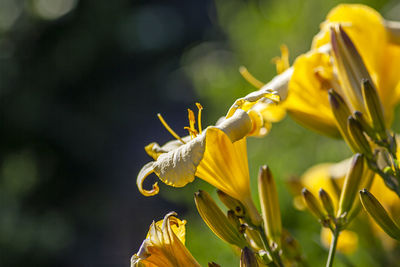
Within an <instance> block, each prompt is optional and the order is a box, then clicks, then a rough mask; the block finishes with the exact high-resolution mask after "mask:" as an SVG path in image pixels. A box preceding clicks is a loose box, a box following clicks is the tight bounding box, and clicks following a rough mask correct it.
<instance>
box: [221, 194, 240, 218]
mask: <svg viewBox="0 0 400 267" xmlns="http://www.w3.org/2000/svg"><path fill="white" fill-rule="evenodd" d="M217 194H218V198H219V199H220V200H221V202H222V203H224V205H225V206H226V207H227V208H228V209H230V210H233V211H234V212H235V215H236V216H238V217H240V218H242V217H243V216H244V215H245V214H244V213H245V209H244V206H243V204H242V203H241V202H240V201H239V200H237V199H234V198H233V197H231V196H230V195H228V194H226V193H225V192H223V191H221V190H217Z"/></svg>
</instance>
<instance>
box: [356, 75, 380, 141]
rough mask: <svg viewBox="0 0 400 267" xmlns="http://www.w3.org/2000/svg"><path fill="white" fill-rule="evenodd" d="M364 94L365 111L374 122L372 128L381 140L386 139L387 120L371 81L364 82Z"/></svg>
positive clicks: (365, 80)
mask: <svg viewBox="0 0 400 267" xmlns="http://www.w3.org/2000/svg"><path fill="white" fill-rule="evenodd" d="M361 88H362V94H363V98H364V103H365V109H366V111H367V114H368V116H369V118H370V119H371V122H372V128H373V129H374V130H375V131H376V132H377V133H378V135H379V136H380V138H381V139H386V127H385V119H384V116H383V108H382V104H381V101H380V99H379V96H378V93H377V92H376V89H375V86H374V85H373V84H372V82H371V81H370V80H367V79H364V80H362V87H361Z"/></svg>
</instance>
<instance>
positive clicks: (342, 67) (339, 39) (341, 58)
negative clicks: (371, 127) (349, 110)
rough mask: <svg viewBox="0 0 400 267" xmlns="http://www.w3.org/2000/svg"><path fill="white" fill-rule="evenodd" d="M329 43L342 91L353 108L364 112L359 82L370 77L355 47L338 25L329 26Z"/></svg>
mask: <svg viewBox="0 0 400 267" xmlns="http://www.w3.org/2000/svg"><path fill="white" fill-rule="evenodd" d="M331 45H332V51H333V56H334V59H335V63H336V66H337V69H338V75H339V79H340V81H341V82H342V84H343V86H342V88H343V93H344V95H345V96H346V98H347V99H348V100H349V102H350V103H349V104H351V105H352V107H353V108H354V109H355V110H361V111H362V112H364V110H365V109H364V102H363V97H362V93H361V86H360V82H361V80H362V79H370V75H369V73H368V71H367V68H366V67H365V64H364V62H363V60H362V58H361V56H360V54H359V53H358V51H357V49H356V47H355V46H354V44H353V42H352V41H351V39H350V37H349V36H348V35H347V34H346V32H345V31H344V30H343V28H342V27H341V26H340V25H337V26H335V27H332V28H331Z"/></svg>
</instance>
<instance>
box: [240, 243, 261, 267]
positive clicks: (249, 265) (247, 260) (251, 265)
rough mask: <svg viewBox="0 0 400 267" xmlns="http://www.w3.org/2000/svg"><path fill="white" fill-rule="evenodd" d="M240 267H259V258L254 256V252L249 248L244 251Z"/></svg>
mask: <svg viewBox="0 0 400 267" xmlns="http://www.w3.org/2000/svg"><path fill="white" fill-rule="evenodd" d="M240 267H258V263H257V258H256V256H255V255H254V252H253V251H252V250H251V249H249V248H248V247H244V248H243V249H242V254H241V256H240Z"/></svg>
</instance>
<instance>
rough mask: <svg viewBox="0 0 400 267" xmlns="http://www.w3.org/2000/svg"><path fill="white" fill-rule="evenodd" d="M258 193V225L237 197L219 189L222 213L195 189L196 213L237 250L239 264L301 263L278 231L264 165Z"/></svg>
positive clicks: (293, 247) (290, 241) (279, 226)
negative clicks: (222, 207) (224, 209)
mask: <svg viewBox="0 0 400 267" xmlns="http://www.w3.org/2000/svg"><path fill="white" fill-rule="evenodd" d="M258 193H259V199H260V206H261V211H262V212H261V216H262V222H261V223H260V224H254V223H253V221H252V220H251V218H250V217H249V214H248V213H249V211H248V210H247V209H246V207H245V206H244V205H243V204H242V203H241V202H240V201H239V200H237V199H235V198H233V197H232V196H230V195H228V194H226V193H225V192H223V191H221V190H218V191H217V195H218V198H219V199H220V201H221V202H222V203H223V204H224V205H225V207H226V208H227V212H226V214H224V212H223V211H222V210H221V209H220V208H219V207H218V205H217V204H216V203H215V201H214V200H213V199H212V197H211V196H210V195H209V194H208V193H207V192H205V191H202V190H200V191H198V192H196V193H195V196H194V199H195V203H196V207H197V210H198V211H199V214H200V216H201V217H202V219H203V220H204V222H205V223H206V224H207V225H208V227H209V228H210V229H211V230H212V231H213V232H214V233H215V235H217V236H218V237H219V238H220V239H222V240H223V241H225V242H227V243H229V244H232V245H234V246H237V247H238V248H240V249H241V251H242V256H241V266H259V265H267V264H268V266H284V265H283V264H284V262H297V263H298V264H300V265H301V262H302V256H301V255H300V252H299V247H298V245H297V243H296V241H295V240H294V239H293V238H292V237H291V236H290V234H289V233H287V232H286V231H283V230H282V223H281V214H280V208H279V200H278V193H277V188H276V184H275V180H274V178H273V176H272V173H271V171H270V169H269V168H268V167H267V166H262V167H261V168H260V171H259V175H258ZM286 252H287V253H286Z"/></svg>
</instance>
